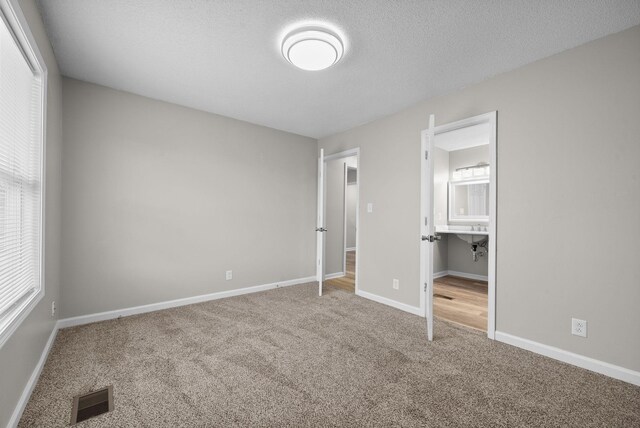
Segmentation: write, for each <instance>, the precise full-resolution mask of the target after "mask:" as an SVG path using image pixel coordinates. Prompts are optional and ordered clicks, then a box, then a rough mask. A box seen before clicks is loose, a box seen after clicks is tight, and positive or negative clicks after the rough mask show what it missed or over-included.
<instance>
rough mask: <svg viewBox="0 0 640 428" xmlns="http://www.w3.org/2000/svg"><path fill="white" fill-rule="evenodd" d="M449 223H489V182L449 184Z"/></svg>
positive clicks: (472, 181) (470, 181)
mask: <svg viewBox="0 0 640 428" xmlns="http://www.w3.org/2000/svg"><path fill="white" fill-rule="evenodd" d="M449 222H450V223H474V224H478V223H480V224H488V223H489V180H469V181H460V182H455V181H454V182H450V183H449Z"/></svg>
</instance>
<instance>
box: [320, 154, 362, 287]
mask: <svg viewBox="0 0 640 428" xmlns="http://www.w3.org/2000/svg"><path fill="white" fill-rule="evenodd" d="M358 163H359V150H358V149H354V150H349V151H346V152H341V153H336V154H334V155H329V156H326V157H324V159H323V162H322V164H323V165H324V171H323V174H322V176H323V177H322V179H323V186H322V188H323V204H322V205H323V213H322V217H323V223H324V227H323V228H324V232H323V233H322V238H323V250H322V251H323V257H322V264H323V268H322V278H323V287H324V291H326V292H328V291H330V290H336V289H337V290H342V291H346V292H349V293H355V292H356V290H357V269H356V267H357V258H358V257H357V250H358V244H357V243H358V212H359V209H358V205H359V204H358V193H359V192H358V190H359V171H358V167H359V165H358Z"/></svg>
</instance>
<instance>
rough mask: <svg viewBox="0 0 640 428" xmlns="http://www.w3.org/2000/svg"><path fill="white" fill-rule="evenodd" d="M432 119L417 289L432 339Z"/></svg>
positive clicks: (425, 155) (426, 138)
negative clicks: (418, 288)
mask: <svg viewBox="0 0 640 428" xmlns="http://www.w3.org/2000/svg"><path fill="white" fill-rule="evenodd" d="M434 127H435V117H434V116H433V115H431V116H429V128H428V129H426V130H424V131H422V144H421V151H420V158H421V159H422V160H421V165H422V166H421V180H420V188H421V198H420V199H421V209H420V212H421V216H420V230H421V236H420V239H421V240H420V290H421V296H422V299H421V303H420V306H421V307H422V308H423V309H424V314H425V317H426V320H427V339H428V340H433V246H434V245H435V241H436V240H437V239H438V237H436V234H435V228H434V226H433V220H434V217H433V212H434V209H433V147H434Z"/></svg>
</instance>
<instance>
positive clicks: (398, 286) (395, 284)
mask: <svg viewBox="0 0 640 428" xmlns="http://www.w3.org/2000/svg"><path fill="white" fill-rule="evenodd" d="M399 288H400V280H399V279H394V280H393V289H394V290H398V289H399Z"/></svg>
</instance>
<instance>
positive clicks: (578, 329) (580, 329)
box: [571, 318, 587, 337]
mask: <svg viewBox="0 0 640 428" xmlns="http://www.w3.org/2000/svg"><path fill="white" fill-rule="evenodd" d="M571 334H573V335H574V336H580V337H587V322H586V321H585V320H579V319H577V318H571Z"/></svg>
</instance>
